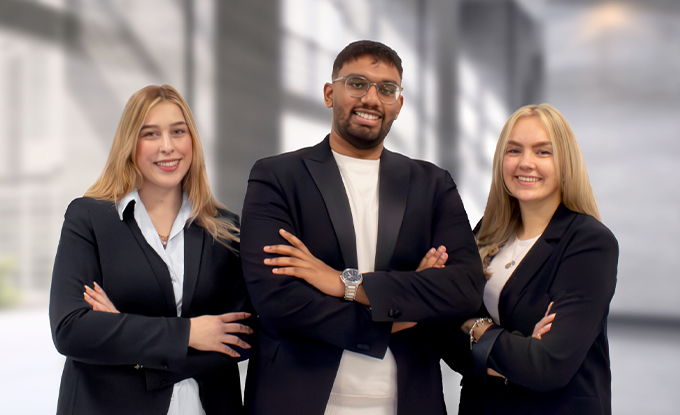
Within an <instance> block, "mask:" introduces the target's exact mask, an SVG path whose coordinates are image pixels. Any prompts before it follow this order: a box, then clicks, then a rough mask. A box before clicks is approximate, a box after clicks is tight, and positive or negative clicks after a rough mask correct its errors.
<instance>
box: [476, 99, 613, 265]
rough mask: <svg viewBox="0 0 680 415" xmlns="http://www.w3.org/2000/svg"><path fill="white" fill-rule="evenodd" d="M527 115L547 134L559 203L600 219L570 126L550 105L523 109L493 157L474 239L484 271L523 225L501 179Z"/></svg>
mask: <svg viewBox="0 0 680 415" xmlns="http://www.w3.org/2000/svg"><path fill="white" fill-rule="evenodd" d="M527 116H529V117H531V116H533V117H538V118H539V119H540V120H541V122H543V125H545V128H546V130H547V131H548V135H549V137H550V142H551V143H552V147H553V155H554V160H555V171H556V174H557V181H558V183H560V193H561V196H562V203H564V205H565V206H566V207H567V208H568V209H569V210H572V211H574V212H579V213H585V214H588V215H592V216H594V217H595V218H597V219H598V220H600V211H599V209H598V208H597V201H596V199H595V194H594V193H593V188H592V187H591V186H590V180H589V179H588V172H587V171H586V163H585V160H583V154H582V153H581V148H580V147H579V145H578V142H576V137H575V136H574V132H573V131H572V129H571V126H569V123H568V122H567V120H566V119H565V118H564V116H563V115H562V114H560V112H559V111H557V109H556V108H555V107H553V106H552V105H550V104H540V105H527V106H524V107H522V108H520V109H518V110H517V111H515V113H514V114H512V115H511V116H510V118H509V119H508V121H506V123H505V125H504V126H503V130H502V131H501V135H500V137H499V139H498V143H497V144H496V152H495V153H494V156H493V176H492V178H491V189H490V190H489V198H488V200H487V202H486V209H485V210H484V220H483V221H482V226H481V228H480V230H479V234H478V236H477V247H478V248H479V254H480V256H481V257H482V261H483V263H484V268H485V269H486V267H487V266H488V264H489V262H490V260H491V258H492V257H493V256H494V255H496V253H497V252H498V250H499V248H500V247H501V246H503V245H504V244H505V243H506V242H507V241H508V239H510V237H511V236H512V235H514V234H516V233H517V232H518V231H519V229H520V227H521V226H522V217H521V215H520V210H519V202H518V200H517V199H516V198H514V197H513V196H511V195H510V192H509V191H508V188H507V187H506V185H505V181H504V180H503V156H504V155H505V151H506V147H507V144H508V140H509V136H510V132H511V131H512V129H513V127H514V126H515V123H516V122H517V120H518V119H519V118H521V117H527Z"/></svg>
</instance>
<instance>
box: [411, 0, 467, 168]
mask: <svg viewBox="0 0 680 415" xmlns="http://www.w3.org/2000/svg"><path fill="white" fill-rule="evenodd" d="M459 8H460V5H459V1H458V0H453V1H446V0H427V1H426V2H425V6H424V10H422V12H421V14H420V16H421V18H422V19H423V21H422V23H421V27H422V28H423V29H422V30H423V35H422V36H423V40H424V41H422V42H421V44H422V46H423V47H424V50H423V52H422V53H423V54H424V55H425V58H426V59H427V60H428V61H429V62H431V64H432V66H433V67H434V68H435V74H436V75H435V77H436V85H437V87H436V90H435V94H436V97H435V101H436V103H437V105H436V107H437V121H436V134H437V141H438V148H439V154H440V156H439V159H438V160H437V163H438V164H439V166H441V167H442V168H444V169H446V170H448V171H449V172H450V173H451V175H452V176H453V178H454V180H455V179H456V178H457V176H458V155H457V154H458V150H457V145H456V142H457V124H458V123H457V112H458V111H457V108H456V96H457V90H458V86H457V64H456V62H457V60H456V57H457V54H458V47H459V46H458V44H459V40H458V39H459V31H458V16H459Z"/></svg>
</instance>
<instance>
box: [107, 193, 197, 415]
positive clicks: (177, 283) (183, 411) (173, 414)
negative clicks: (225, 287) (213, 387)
mask: <svg viewBox="0 0 680 415" xmlns="http://www.w3.org/2000/svg"><path fill="white" fill-rule="evenodd" d="M187 199H188V196H187V194H186V192H185V193H184V194H183V196H182V206H181V207H180V209H179V213H177V217H176V218H175V222H174V223H173V224H172V230H171V231H170V235H169V236H168V246H167V247H166V248H165V249H163V243H162V242H161V238H160V236H158V232H157V231H156V228H155V227H154V225H153V222H152V221H151V217H150V216H149V213H148V212H147V211H146V207H145V206H144V203H143V202H142V199H140V197H139V193H138V192H137V189H135V190H133V191H131V192H130V193H128V194H127V195H126V196H125V197H124V198H122V199H121V200H120V202H118V206H117V208H118V214H119V215H120V220H123V212H124V211H125V208H126V207H127V205H128V204H129V203H130V202H131V201H133V200H134V201H135V207H134V209H135V221H136V222H137V226H139V229H140V230H141V231H142V235H144V239H146V242H147V243H148V244H149V245H150V246H151V247H152V248H153V249H154V251H156V253H157V254H158V256H160V257H161V259H163V262H165V265H167V266H168V271H169V272H170V278H171V279H172V290H173V292H174V294H175V304H176V305H177V317H180V316H181V314H182V294H183V291H184V290H183V286H184V225H185V224H186V222H187V220H188V219H189V216H190V215H191V208H192V204H191V202H188V200H187ZM168 415H205V411H204V410H203V405H201V398H200V396H199V394H198V383H196V381H195V380H194V379H193V378H189V379H184V380H182V381H180V382H177V383H175V385H174V386H173V389H172V398H171V400H170V409H168Z"/></svg>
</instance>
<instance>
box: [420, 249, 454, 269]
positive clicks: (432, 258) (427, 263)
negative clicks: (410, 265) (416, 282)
mask: <svg viewBox="0 0 680 415" xmlns="http://www.w3.org/2000/svg"><path fill="white" fill-rule="evenodd" d="M447 259H449V254H447V253H446V247H445V246H444V245H440V246H439V248H437V249H434V248H430V250H429V251H427V253H426V254H425V256H424V257H423V259H422V260H421V261H420V264H419V265H418V268H416V272H420V271H422V270H424V269H428V268H444V264H446V260H447Z"/></svg>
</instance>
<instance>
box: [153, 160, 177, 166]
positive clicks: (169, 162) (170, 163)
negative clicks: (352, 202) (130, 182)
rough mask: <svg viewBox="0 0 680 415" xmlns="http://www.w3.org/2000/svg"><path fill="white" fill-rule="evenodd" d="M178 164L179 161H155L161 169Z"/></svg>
mask: <svg viewBox="0 0 680 415" xmlns="http://www.w3.org/2000/svg"><path fill="white" fill-rule="evenodd" d="M177 163H179V160H175V161H157V162H156V164H158V165H159V166H162V167H174V166H176V165H177Z"/></svg>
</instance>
